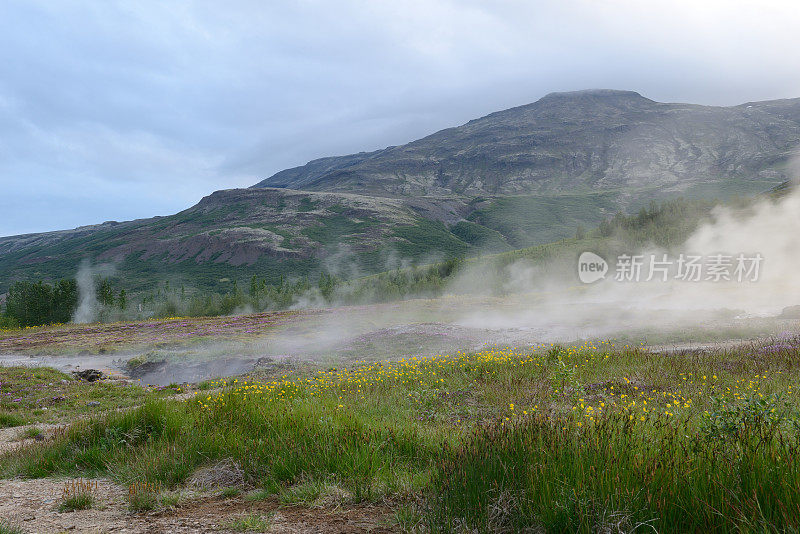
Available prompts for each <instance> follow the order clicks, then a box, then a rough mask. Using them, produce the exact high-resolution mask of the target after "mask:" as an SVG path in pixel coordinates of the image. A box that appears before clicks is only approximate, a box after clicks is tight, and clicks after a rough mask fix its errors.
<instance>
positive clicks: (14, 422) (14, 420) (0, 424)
mask: <svg viewBox="0 0 800 534" xmlns="http://www.w3.org/2000/svg"><path fill="white" fill-rule="evenodd" d="M24 424H25V419H23V418H22V417H20V416H18V415H16V414H13V413H8V412H0V428H11V427H15V426H22V425H24Z"/></svg>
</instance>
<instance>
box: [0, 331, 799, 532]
mask: <svg viewBox="0 0 800 534" xmlns="http://www.w3.org/2000/svg"><path fill="white" fill-rule="evenodd" d="M798 346H800V340H798V339H797V338H795V337H793V336H789V335H786V336H784V337H783V338H781V339H776V340H773V341H770V342H767V343H761V344H759V345H754V346H744V347H739V348H735V349H724V350H723V349H719V350H706V351H688V352H683V353H674V354H660V353H652V352H649V351H648V350H646V349H645V348H641V347H637V346H631V345H625V346H618V345H615V344H614V343H613V342H610V341H604V342H597V343H591V342H587V343H584V344H582V345H579V346H565V347H561V346H550V345H548V346H540V347H534V348H533V349H526V350H518V349H513V348H497V349H491V350H485V351H482V352H479V353H456V354H453V355H438V356H432V357H428V358H417V357H414V358H406V359H399V360H395V361H383V362H378V363H374V362H373V363H366V362H365V363H361V364H356V365H354V366H352V367H351V368H347V369H344V368H328V369H311V368H305V369H304V370H301V371H298V372H297V373H295V374H287V375H282V376H278V377H258V376H251V377H240V378H238V379H230V380H228V381H223V382H219V383H211V382H209V383H204V384H200V385H198V386H196V387H197V390H196V391H195V393H194V395H193V396H192V398H190V399H189V400H186V401H177V400H169V399H160V398H154V397H147V398H144V399H143V404H142V405H141V406H140V407H138V408H135V409H132V410H128V411H122V412H111V413H109V414H107V415H105V416H102V417H99V418H95V419H93V420H81V421H78V422H77V423H76V424H74V425H73V426H72V427H70V428H69V430H68V431H66V432H64V433H63V434H61V435H58V436H56V437H55V438H54V439H53V440H50V441H47V442H43V443H41V444H35V445H31V446H29V447H26V448H24V449H21V450H19V451H17V452H14V453H12V454H6V455H5V456H4V457H3V458H2V460H1V461H0V465H1V466H2V471H3V474H4V475H5V476H23V477H50V476H57V475H69V476H94V475H106V476H110V477H111V478H113V479H114V480H117V481H118V482H120V483H122V484H126V485H131V487H132V488H134V490H131V492H130V500H131V509H133V510H139V511H141V510H146V509H150V508H154V507H155V508H157V507H158V506H160V505H159V502H162V500H163V499H162V498H163V496H165V495H170V494H171V493H170V492H174V491H176V489H178V488H181V487H182V486H183V485H185V484H186V483H187V480H189V479H190V477H192V476H193V474H194V473H196V472H197V471H198V470H200V469H203V468H209V466H211V467H213V466H215V465H221V464H225V465H234V466H236V469H237V471H238V472H241V473H242V477H243V479H244V481H245V486H246V489H248V488H249V489H250V490H251V493H247V494H242V495H238V492H235V491H233V490H231V491H230V492H229V493H230V494H229V495H228V497H229V498H233V499H248V498H252V499H255V498H256V497H250V496H252V495H260V496H261V497H260V498H267V497H269V498H274V499H277V500H278V501H279V502H282V503H294V504H296V505H301V506H306V505H316V506H337V504H336V503H339V504H341V503H363V502H367V503H370V502H374V503H377V502H390V503H392V506H393V507H394V508H396V509H397V513H396V514H395V516H394V520H393V521H394V527H393V528H395V529H397V530H406V531H426V532H462V531H472V530H477V531H482V532H497V531H505V532H517V531H521V530H525V529H530V530H531V531H548V532H563V531H582V532H594V531H616V530H619V531H634V530H653V529H655V530H656V531H658V532H686V531H695V532H698V531H703V532H707V531H715V532H726V531H748V532H756V531H757V532H762V531H773V530H794V529H797V528H800V473H799V472H798V469H799V468H798V464H797V462H796V454H797V452H798V446H800V440H799V439H798V438H800V433H799V430H800V415H799V413H798V406H800V403H799V401H800V399H798V395H797V393H796V387H795V386H794V384H796V383H797V378H798V366H797V363H798ZM237 495H238V496H237ZM332 503H333V504H332Z"/></svg>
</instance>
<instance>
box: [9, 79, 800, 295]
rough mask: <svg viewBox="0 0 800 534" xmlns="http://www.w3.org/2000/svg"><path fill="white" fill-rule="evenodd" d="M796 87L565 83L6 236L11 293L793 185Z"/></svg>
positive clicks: (381, 248)
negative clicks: (715, 103)
mask: <svg viewBox="0 0 800 534" xmlns="http://www.w3.org/2000/svg"><path fill="white" fill-rule="evenodd" d="M798 145H800V99H793V100H776V101H770V102H754V103H749V104H743V105H740V106H733V107H710V106H697V105H690V104H662V103H658V102H654V101H652V100H649V99H647V98H644V97H642V96H641V95H639V94H637V93H634V92H630V91H607V90H593V91H580V92H575V93H554V94H551V95H548V96H546V97H544V98H542V99H541V100H539V101H537V102H535V103H533V104H528V105H525V106H520V107H517V108H512V109H508V110H505V111H500V112H497V113H492V114H490V115H487V116H485V117H482V118H480V119H476V120H473V121H470V122H469V123H467V124H465V125H463V126H459V127H457V128H449V129H446V130H442V131H440V132H437V133H435V134H433V135H430V136H428V137H425V138H423V139H420V140H418V141H414V142H412V143H408V144H406V145H403V146H399V147H389V148H387V149H384V150H378V151H374V152H364V153H359V154H353V155H349V156H340V157H329V158H322V159H318V160H315V161H312V162H309V163H308V164H306V165H304V166H302V167H296V168H293V169H287V170H285V171H281V172H279V173H277V174H275V175H274V176H272V177H270V178H268V179H267V180H264V181H262V182H260V183H259V184H257V185H255V186H253V187H252V188H250V189H241V190H227V191H218V192H216V193H213V194H211V195H209V196H208V197H206V198H204V199H203V200H202V201H201V202H200V203H198V204H197V205H196V206H194V207H192V208H189V209H187V210H184V211H182V212H180V213H178V214H175V215H172V216H169V217H156V218H152V219H142V220H137V221H129V222H123V223H116V222H109V223H104V224H101V225H94V226H88V227H82V228H78V229H75V230H67V231H60V232H47V233H43V234H31V235H25V236H13V237H5V238H0V294H2V292H3V291H5V289H6V288H8V286H9V285H10V284H11V283H13V282H14V281H15V280H20V279H28V280H37V279H49V280H52V279H54V278H61V277H69V276H74V274H75V272H76V270H77V267H78V265H79V264H80V263H81V261H83V260H84V259H85V258H88V259H90V260H91V261H92V262H94V263H103V262H108V263H112V264H114V265H115V266H116V273H117V274H116V276H117V277H118V278H119V282H120V285H121V286H124V287H127V288H128V290H129V291H139V292H144V291H147V290H152V288H153V285H154V281H157V280H164V279H169V280H171V281H174V282H175V283H181V284H184V283H185V284H186V285H187V286H194V287H199V288H203V289H222V290H224V289H225V288H227V287H229V286H228V284H230V283H231V280H236V279H238V280H239V281H243V280H245V279H247V278H249V277H250V276H251V275H253V274H257V275H258V276H259V277H262V278H266V279H267V280H268V281H277V280H278V279H280V277H281V276H288V277H300V276H303V275H306V274H312V275H313V274H314V273H316V272H318V271H319V270H321V269H327V270H331V271H339V272H341V273H343V274H345V275H349V274H354V273H368V272H375V271H380V270H385V269H387V268H392V267H393V266H394V265H397V264H398V263H401V262H403V261H404V260H413V261H426V260H433V259H437V258H441V257H443V256H452V255H463V254H476V253H479V252H485V251H492V252H495V251H504V250H510V249H513V248H523V247H529V246H532V245H537V244H541V243H547V242H552V241H555V240H557V239H560V238H563V237H567V236H572V235H575V232H576V229H577V228H578V227H580V226H583V227H593V226H595V225H597V224H598V223H599V222H600V221H601V220H603V219H605V218H608V217H610V216H612V215H613V214H614V213H615V212H617V211H633V210H638V209H639V208H640V207H641V206H643V205H646V204H648V203H649V202H650V201H652V200H662V199H666V198H669V197H674V196H677V195H683V196H687V197H701V198H709V197H728V196H732V195H749V194H752V193H756V192H762V191H765V190H769V189H771V188H773V187H775V186H776V185H778V184H780V183H782V182H785V181H786V180H787V179H788V178H789V176H788V170H787V167H788V166H787V163H788V161H789V159H790V158H791V157H792V155H793V154H794V151H795V150H796V147H797V146H798Z"/></svg>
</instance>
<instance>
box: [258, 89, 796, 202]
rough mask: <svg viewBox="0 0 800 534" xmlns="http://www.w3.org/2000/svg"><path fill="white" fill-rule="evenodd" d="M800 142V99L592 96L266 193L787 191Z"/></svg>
mask: <svg viewBox="0 0 800 534" xmlns="http://www.w3.org/2000/svg"><path fill="white" fill-rule="evenodd" d="M798 142H800V99H792V100H776V101H770V102H753V103H748V104H742V105H740V106H733V107H713V106H698V105H691V104H664V103H659V102H654V101H653V100H650V99H647V98H644V97H643V96H641V95H640V94H638V93H635V92H632V91H611V90H589V91H577V92H571V93H553V94H549V95H547V96H545V97H544V98H542V99H540V100H538V101H537V102H535V103H533V104H529V105H526V106H520V107H516V108H512V109H507V110H505V111H499V112H497V113H492V114H490V115H487V116H485V117H482V118H480V119H476V120H473V121H470V122H468V123H467V124H464V125H463V126H459V127H457V128H448V129H446V130H442V131H440V132H437V133H435V134H433V135H430V136H428V137H425V138H423V139H420V140H418V141H414V142H411V143H408V144H406V145H402V146H397V147H389V148H386V149H384V150H378V151H375V152H369V153H361V154H353V155H349V156H342V157H333V158H323V159H319V160H315V161H312V162H309V163H308V164H306V165H304V166H302V167H296V168H293V169H287V170H284V171H281V172H279V173H277V174H275V175H273V176H271V177H269V178H267V179H266V180H264V181H262V182H260V183H258V184H256V185H255V186H254V187H287V188H291V189H304V190H313V191H338V192H352V193H359V194H369V195H378V196H388V197H404V196H412V195H414V196H453V195H455V196H459V197H463V198H467V199H468V198H474V197H479V196H505V195H525V194H536V195H543V194H554V193H556V194H557V193H564V192H574V191H591V192H597V191H599V190H615V189H625V190H631V189H639V188H646V189H658V190H661V191H666V192H670V193H686V192H689V193H690V192H691V191H692V190H693V189H694V188H700V189H704V190H705V189H708V188H709V187H708V186H709V185H712V186H713V185H715V184H720V187H721V188H722V189H724V188H725V187H726V186H727V185H728V183H729V182H732V181H744V182H751V183H757V182H760V181H767V182H771V183H774V182H777V181H780V180H783V179H786V170H785V165H786V163H787V161H788V159H789V158H790V157H791V155H792V151H793V150H794V149H795V148H796V147H797V145H798ZM758 187H759V188H760V185H759V186H758ZM713 188H714V187H712V189H713Z"/></svg>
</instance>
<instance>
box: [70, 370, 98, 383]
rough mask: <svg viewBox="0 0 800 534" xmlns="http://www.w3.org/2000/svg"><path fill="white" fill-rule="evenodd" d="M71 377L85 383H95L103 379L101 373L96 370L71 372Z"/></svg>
mask: <svg viewBox="0 0 800 534" xmlns="http://www.w3.org/2000/svg"><path fill="white" fill-rule="evenodd" d="M72 374H73V376H75V378H77V379H79V380H85V381H87V382H96V381H97V380H100V379H101V378H103V373H102V371H98V370H97V369H84V370H83V371H72Z"/></svg>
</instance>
